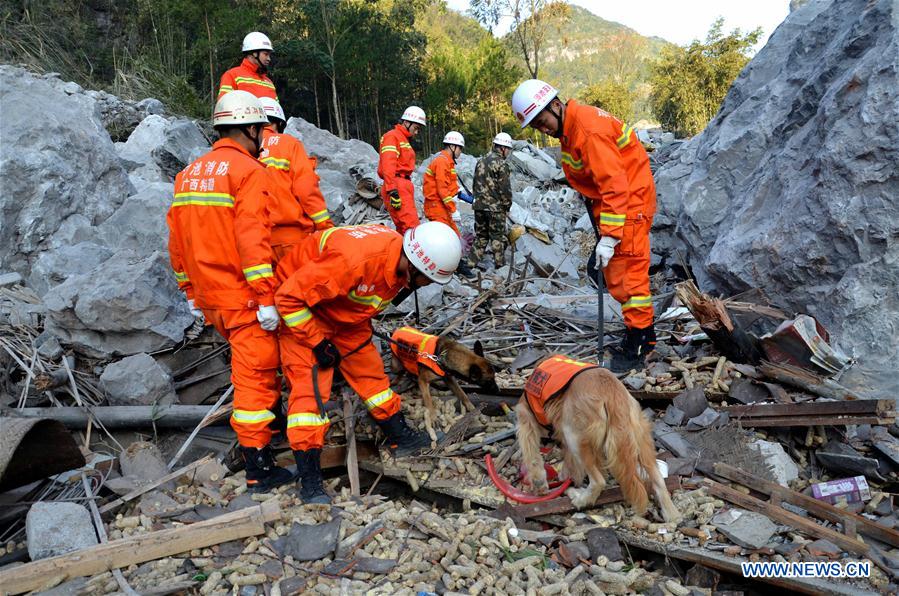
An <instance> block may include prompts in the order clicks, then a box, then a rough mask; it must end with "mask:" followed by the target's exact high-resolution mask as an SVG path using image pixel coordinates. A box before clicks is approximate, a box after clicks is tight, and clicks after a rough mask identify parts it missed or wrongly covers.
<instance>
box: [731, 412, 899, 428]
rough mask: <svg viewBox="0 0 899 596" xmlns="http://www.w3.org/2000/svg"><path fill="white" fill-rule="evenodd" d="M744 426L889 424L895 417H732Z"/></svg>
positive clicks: (732, 419)
mask: <svg viewBox="0 0 899 596" xmlns="http://www.w3.org/2000/svg"><path fill="white" fill-rule="evenodd" d="M731 421H733V422H739V423H740V424H742V425H743V426H751V427H754V428H777V427H787V426H847V425H850V424H874V425H885V426H889V425H890V424H892V423H893V422H895V421H896V419H895V418H878V417H877V416H858V415H848V416H783V417H762V418H753V417H748V418H731Z"/></svg>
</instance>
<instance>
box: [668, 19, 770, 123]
mask: <svg viewBox="0 0 899 596" xmlns="http://www.w3.org/2000/svg"><path fill="white" fill-rule="evenodd" d="M723 26H724V20H723V19H720V18H719V19H718V20H716V21H715V23H714V24H713V25H712V27H711V29H710V30H709V33H708V37H707V38H706V41H705V43H702V42H700V41H698V40H696V41H694V42H693V43H691V44H690V45H689V46H687V47H680V46H669V47H666V48H665V49H664V50H663V51H662V55H661V56H660V58H659V60H658V61H656V63H655V64H654V65H653V67H652V75H651V82H652V92H651V94H650V102H651V104H652V108H653V113H654V114H655V117H656V118H658V120H659V122H661V123H662V126H664V127H665V128H668V129H669V130H672V131H674V132H675V133H677V134H681V135H687V136H691V135H695V134H698V133H699V132H701V131H702V129H704V128H705V127H706V125H707V124H708V123H709V122H710V121H711V119H712V118H713V117H714V116H715V114H716V113H717V112H718V108H719V107H720V106H721V102H722V101H724V96H725V95H727V91H728V89H730V86H731V84H732V83H733V81H734V79H736V78H737V75H739V74H740V71H741V70H743V67H744V66H746V63H747V62H749V52H750V50H751V49H752V47H753V46H754V45H755V43H756V42H757V41H758V40H759V37H760V36H761V34H762V31H761V29H756V30H755V31H750V32H748V33H742V32H741V31H740V30H739V29H736V30H734V31H733V32H731V33H730V35H724V34H723V32H722V28H723Z"/></svg>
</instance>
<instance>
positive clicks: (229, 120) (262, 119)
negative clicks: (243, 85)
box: [212, 89, 268, 128]
mask: <svg viewBox="0 0 899 596" xmlns="http://www.w3.org/2000/svg"><path fill="white" fill-rule="evenodd" d="M249 124H268V116H266V115H265V108H264V107H263V106H262V102H261V101H259V98H258V97H256V96H255V95H253V94H252V93H250V92H249V91H241V90H240V89H237V90H236V91H229V92H227V93H225V94H224V95H222V96H221V98H219V100H218V101H217V102H215V110H214V111H213V112H212V126H213V128H215V127H217V126H223V125H232V126H235V125H236V126H246V125H249Z"/></svg>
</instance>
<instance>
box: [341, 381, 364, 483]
mask: <svg viewBox="0 0 899 596" xmlns="http://www.w3.org/2000/svg"><path fill="white" fill-rule="evenodd" d="M343 397H344V399H343V432H344V435H345V436H346V470H347V475H348V476H349V478H350V493H351V494H352V495H353V496H354V497H358V496H359V495H360V493H361V489H360V486H359V460H358V456H357V454H356V421H355V419H354V418H353V409H354V408H353V405H354V404H355V402H356V400H355V399H353V396H352V395H346V394H345V395H344V396H343Z"/></svg>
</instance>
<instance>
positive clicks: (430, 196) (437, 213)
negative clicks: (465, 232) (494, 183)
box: [422, 149, 462, 237]
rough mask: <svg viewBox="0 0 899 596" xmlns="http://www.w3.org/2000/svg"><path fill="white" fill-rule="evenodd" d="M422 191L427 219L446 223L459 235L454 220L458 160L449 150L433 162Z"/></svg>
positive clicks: (457, 192) (423, 182) (457, 191)
mask: <svg viewBox="0 0 899 596" xmlns="http://www.w3.org/2000/svg"><path fill="white" fill-rule="evenodd" d="M422 191H423V193H424V195H425V217H427V218H428V219H429V220H431V221H439V222H442V223H445V224H446V225H448V226H449V227H451V228H452V229H453V231H454V232H456V234H459V228H457V227H456V222H454V221H453V218H452V215H453V213H455V212H456V195H457V194H459V180H458V179H457V178H456V160H455V159H453V156H452V154H451V153H450V150H449V149H444V150H443V151H441V152H440V153H438V154H437V157H435V158H434V159H433V160H431V163H430V165H429V166H428V169H427V170H425V175H424V177H423V179H422ZM459 236H460V237H461V236H462V235H461V234H459Z"/></svg>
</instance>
